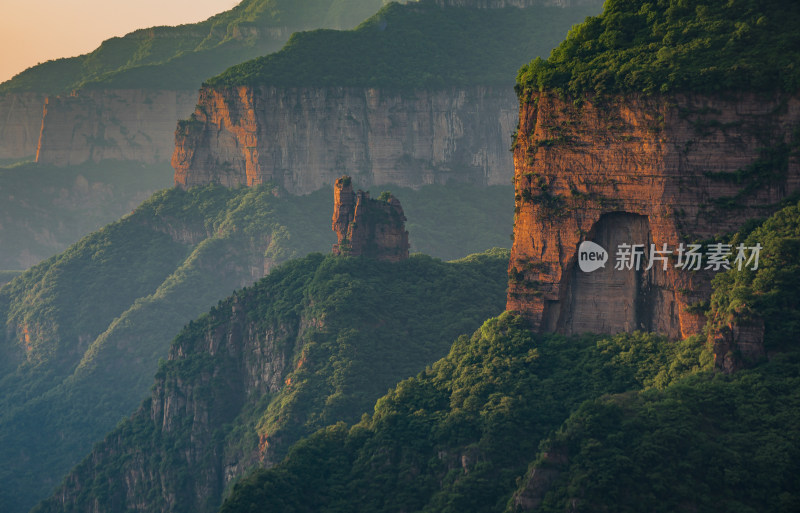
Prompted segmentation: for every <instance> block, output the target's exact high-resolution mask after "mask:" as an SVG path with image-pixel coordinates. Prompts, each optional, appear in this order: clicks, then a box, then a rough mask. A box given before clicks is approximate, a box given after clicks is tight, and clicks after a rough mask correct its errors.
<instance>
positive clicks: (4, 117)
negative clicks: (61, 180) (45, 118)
mask: <svg viewBox="0 0 800 513" xmlns="http://www.w3.org/2000/svg"><path fill="white" fill-rule="evenodd" d="M44 99H45V95H43V94H40V93H9V94H5V95H2V96H0V159H3V160H5V159H9V160H11V159H23V158H26V157H33V156H34V155H36V146H37V144H38V142H39V132H40V131H41V128H42V105H44Z"/></svg>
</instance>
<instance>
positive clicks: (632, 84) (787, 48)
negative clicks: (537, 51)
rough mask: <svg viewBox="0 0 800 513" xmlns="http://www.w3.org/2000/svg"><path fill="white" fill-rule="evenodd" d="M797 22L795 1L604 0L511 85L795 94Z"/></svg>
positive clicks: (799, 85)
mask: <svg viewBox="0 0 800 513" xmlns="http://www.w3.org/2000/svg"><path fill="white" fill-rule="evenodd" d="M798 26H800V3H798V2H795V1H786V0H650V1H646V0H608V1H607V2H606V3H605V7H604V11H603V13H602V14H601V15H599V16H596V17H592V18H589V19H587V20H586V21H585V22H584V23H582V24H580V25H578V26H576V27H573V28H572V30H570V32H569V34H568V35H567V38H566V40H564V41H563V42H562V43H561V44H560V45H559V46H558V48H556V49H554V50H553V52H552V53H551V54H550V57H549V58H548V59H547V60H542V59H540V58H537V59H535V60H533V61H532V62H531V63H530V64H528V65H526V66H524V67H523V68H522V69H521V70H520V71H519V74H518V75H517V91H518V93H519V94H522V95H526V94H529V93H530V92H534V91H540V90H543V89H549V90H556V91H560V92H562V93H567V94H569V95H572V96H580V95H582V94H585V93H599V94H603V93H616V92H637V91H641V92H645V93H659V92H661V93H666V92H697V93H714V92H720V91H766V92H770V91H776V90H777V91H786V92H796V91H797V90H798V89H800V65H798V63H800V31H798V30H797V27H798Z"/></svg>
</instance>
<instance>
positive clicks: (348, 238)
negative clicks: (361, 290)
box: [331, 176, 408, 262]
mask: <svg viewBox="0 0 800 513" xmlns="http://www.w3.org/2000/svg"><path fill="white" fill-rule="evenodd" d="M405 221H406V216H405V214H403V207H402V206H400V200H398V199H397V198H395V197H394V196H392V195H391V193H389V194H387V195H385V196H384V195H383V194H382V195H381V197H380V198H378V199H377V200H376V199H371V198H370V197H369V192H364V191H362V190H360V189H359V190H358V191H356V192H353V184H352V181H351V178H350V177H349V176H343V177H341V178H339V179H338V180H336V184H334V186H333V218H332V219H331V228H332V229H333V231H334V232H335V233H336V244H334V245H333V254H334V255H350V256H362V255H363V256H366V257H369V258H376V259H378V260H386V261H387V262H399V261H400V260H405V259H406V258H408V232H407V231H406V228H405Z"/></svg>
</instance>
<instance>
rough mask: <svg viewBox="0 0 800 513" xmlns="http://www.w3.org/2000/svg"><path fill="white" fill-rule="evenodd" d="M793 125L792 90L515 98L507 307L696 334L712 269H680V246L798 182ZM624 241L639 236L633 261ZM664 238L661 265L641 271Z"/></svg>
mask: <svg viewBox="0 0 800 513" xmlns="http://www.w3.org/2000/svg"><path fill="white" fill-rule="evenodd" d="M798 126H800V99H798V98H797V97H779V96H773V97H763V96H755V95H745V94H741V95H737V96H732V97H710V96H699V95H688V96H657V95H656V96H644V95H635V94H631V95H627V96H620V97H613V98H608V97H606V98H588V99H586V100H585V101H583V102H573V101H569V100H565V99H562V98H559V97H558V96H557V95H555V94H552V93H548V92H543V93H538V94H535V95H533V96H532V97H530V98H523V99H522V101H521V107H520V123H519V131H518V133H517V136H516V141H515V143H514V165H515V175H514V183H515V190H516V217H515V227H514V246H513V249H512V253H511V261H510V264H509V275H510V284H509V292H508V302H507V308H508V309H509V310H514V311H518V312H521V313H523V314H524V315H525V316H526V317H527V318H528V319H529V320H530V322H531V324H532V326H533V327H534V328H535V329H537V330H540V331H558V332H563V333H576V332H583V331H593V332H605V333H616V332H620V331H633V330H636V329H644V330H649V331H658V332H663V333H666V334H668V335H669V336H670V337H674V338H678V337H682V336H688V335H691V334H695V333H698V332H699V331H700V330H701V328H702V326H703V324H704V321H705V318H704V315H703V313H702V312H699V311H698V309H696V308H692V305H695V304H697V303H698V302H700V301H702V300H707V299H708V298H709V295H710V279H711V278H712V277H713V274H714V269H706V267H707V266H706V262H705V261H704V262H703V264H702V268H701V269H700V270H699V271H689V270H683V269H682V268H679V267H676V264H678V263H679V262H678V261H677V260H676V258H677V254H678V253H677V249H678V248H679V246H680V244H682V243H683V244H686V245H687V246H686V247H688V244H689V243H692V242H694V243H700V244H701V246H703V249H704V250H708V245H709V244H710V243H711V242H712V241H711V239H712V238H713V237H715V236H716V235H719V234H724V233H730V232H733V231H735V230H736V229H738V228H739V227H740V226H741V225H742V224H743V223H744V222H745V221H746V220H748V219H752V218H763V217H765V216H767V215H769V214H770V213H771V212H773V211H774V210H775V209H776V208H777V205H778V203H779V202H780V201H781V200H783V199H784V198H786V197H787V196H789V195H791V194H794V193H797V192H798V191H800V167H799V166H798V160H797V155H796V152H793V151H792V144H793V143H792V140H793V138H795V137H796V136H797V130H798ZM583 241H593V242H596V243H598V244H599V245H600V246H603V247H604V248H605V249H606V250H607V251H608V262H607V263H606V266H605V267H604V268H600V269H598V270H597V271H593V272H591V273H586V272H583V271H581V270H580V268H579V267H580V266H578V265H577V264H578V247H579V245H580V244H581V243H582V242H583ZM621 244H630V245H633V244H642V245H643V248H644V252H643V254H642V255H641V257H640V258H641V265H640V269H639V270H638V271H637V270H636V269H635V268H631V269H624V270H615V269H614V267H615V266H616V257H617V254H618V249H619V247H620V245H621ZM664 244H666V245H667V248H668V249H669V250H670V251H671V252H672V254H671V255H670V256H669V261H668V265H666V270H664V266H663V264H664V262H662V261H660V260H655V264H656V265H654V266H653V267H652V268H651V269H650V270H646V267H647V266H648V263H649V260H650V251H651V249H656V250H657V251H658V250H662V249H663V247H664ZM651 245H654V246H651ZM653 256H658V255H657V254H656V253H654V255H653ZM705 256H706V257H707V255H705ZM733 332H734V333H736V330H735V329H734V330H733ZM729 338H730V337H729ZM750 338H752V337H750ZM748 340H749V339H748Z"/></svg>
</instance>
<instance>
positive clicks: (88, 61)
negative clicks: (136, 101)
mask: <svg viewBox="0 0 800 513" xmlns="http://www.w3.org/2000/svg"><path fill="white" fill-rule="evenodd" d="M381 5H383V0H243V1H242V2H241V3H240V4H239V5H237V6H236V7H234V8H233V9H231V10H229V11H225V12H223V13H220V14H217V15H215V16H212V17H211V18H209V19H207V20H205V21H202V22H199V23H193V24H187V25H180V26H177V27H151V28H146V29H140V30H136V31H134V32H131V33H130V34H127V35H126V36H124V37H114V38H111V39H109V40H107V41H104V42H103V44H101V45H100V47H99V48H97V49H96V50H95V51H93V52H91V53H88V54H85V55H81V56H79V57H70V58H65V59H57V60H53V61H48V62H45V63H43V64H39V65H37V66H34V67H32V68H29V69H27V70H25V71H23V72H22V73H20V74H18V75H17V76H15V77H14V78H12V79H11V80H9V81H7V82H4V83H3V84H0V94H1V93H10V92H22V91H35V92H42V93H48V94H55V93H66V92H69V91H71V90H74V89H80V88H83V87H94V88H157V89H193V88H196V87H198V86H199V85H200V83H201V82H202V81H203V80H204V79H206V78H208V77H209V76H211V75H214V74H216V73H219V72H221V71H222V70H224V69H225V68H227V67H228V66H231V65H233V64H236V63H238V62H242V61H244V60H246V59H252V58H253V57H256V56H258V55H263V54H265V53H268V52H273V51H275V50H278V49H279V48H280V47H281V46H282V45H283V43H285V42H286V39H287V38H288V37H289V35H290V34H291V33H292V32H294V31H296V30H303V29H311V28H318V27H330V28H349V27H353V26H355V25H357V24H358V23H360V22H361V21H363V20H364V19H365V18H367V17H368V16H370V15H372V14H374V13H375V12H376V11H377V10H378V9H380V7H381Z"/></svg>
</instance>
